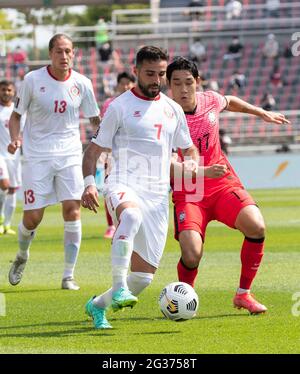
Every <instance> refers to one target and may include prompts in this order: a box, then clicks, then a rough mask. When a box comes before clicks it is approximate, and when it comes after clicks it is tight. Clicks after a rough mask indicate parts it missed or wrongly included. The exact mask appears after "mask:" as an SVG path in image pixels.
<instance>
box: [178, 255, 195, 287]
mask: <svg viewBox="0 0 300 374" xmlns="http://www.w3.org/2000/svg"><path fill="white" fill-rule="evenodd" d="M177 274H178V280H179V281H180V282H185V283H188V284H189V285H191V286H192V287H194V285H195V280H196V277H197V274H198V266H197V267H196V268H193V269H189V268H188V267H186V266H185V265H184V263H183V261H182V259H181V258H180V260H179V262H178V264H177Z"/></svg>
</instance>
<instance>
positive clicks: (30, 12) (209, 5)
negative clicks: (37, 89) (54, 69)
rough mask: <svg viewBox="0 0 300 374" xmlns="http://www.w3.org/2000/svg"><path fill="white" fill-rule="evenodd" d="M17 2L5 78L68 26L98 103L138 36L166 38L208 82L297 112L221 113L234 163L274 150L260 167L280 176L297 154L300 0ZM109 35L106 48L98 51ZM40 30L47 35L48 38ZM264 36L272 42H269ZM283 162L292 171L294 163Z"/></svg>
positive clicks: (1, 31) (5, 31)
mask: <svg viewBox="0 0 300 374" xmlns="http://www.w3.org/2000/svg"><path fill="white" fill-rule="evenodd" d="M230 3H231V5H232V7H231V8H230ZM237 3H239V4H240V5H239V4H237ZM13 4H14V7H15V10H17V12H16V11H15V12H14V13H13V14H14V16H13V17H14V19H12V18H10V17H9V15H10V14H12V13H11V9H7V8H11V6H12V2H11V1H4V0H0V5H1V8H2V9H1V11H0V51H1V52H0V53H1V57H0V76H1V77H2V78H8V79H13V80H16V81H17V82H18V81H19V80H21V79H22V76H23V73H24V70H25V71H27V70H31V69H35V68H38V67H40V66H42V65H44V64H46V63H47V42H48V40H49V37H50V36H51V35H52V34H54V33H56V32H65V33H67V34H69V35H70V36H71V37H72V38H73V40H74V41H75V45H76V48H77V52H76V61H75V69H76V70H78V71H79V72H80V73H83V74H85V75H87V76H88V77H89V78H90V79H91V80H92V82H93V86H94V89H95V93H96V97H97V100H98V102H99V105H100V106H101V104H102V103H103V101H104V100H105V99H106V98H107V97H108V96H111V95H113V94H114V87H115V84H116V76H117V74H118V73H119V72H121V71H123V70H131V68H132V66H133V64H134V56H135V53H136V51H137V50H138V49H139V47H140V46H142V45H144V44H154V45H158V46H162V47H164V48H166V49H167V50H168V51H169V54H170V59H172V58H173V57H174V56H176V55H182V56H185V57H193V58H194V59H195V61H196V62H197V64H198V66H199V70H200V72H201V77H202V82H203V88H204V89H216V90H218V91H219V92H221V93H223V94H232V95H237V96H239V97H241V98H243V99H245V100H247V101H249V102H251V103H253V104H255V105H259V106H266V107H267V108H268V109H271V110H275V111H281V112H283V113H284V114H285V115H286V116H287V117H288V118H289V119H290V121H291V125H288V126H282V127H281V126H272V125H266V124H265V123H263V122H262V121H261V120H259V119H257V118H256V117H253V116H245V115H241V114H232V113H224V114H223V115H222V119H221V124H220V127H221V128H222V129H223V130H225V132H226V135H227V139H228V138H229V141H231V142H230V144H229V156H230V157H231V158H232V159H233V164H234V165H235V167H236V168H237V169H239V166H241V168H242V164H241V162H240V161H241V160H240V157H243V156H245V155H247V156H248V155H249V154H250V155H254V154H255V155H256V156H257V155H262V156H266V157H269V156H270V155H271V156H272V155H275V156H277V159H276V157H275V158H272V157H271V159H268V160H269V161H268V162H267V163H266V166H265V167H262V174H265V171H266V170H268V169H269V168H270V165H273V169H272V175H273V176H274V175H275V174H276V170H277V169H278V168H280V165H281V164H282V162H286V160H285V159H282V157H281V158H279V159H278V156H279V155H278V154H281V155H282V154H286V153H290V155H289V157H290V159H289V160H288V161H287V162H288V164H293V162H298V161H299V158H298V157H299V153H300V111H299V102H300V90H299V89H298V88H299V79H300V64H299V56H298V55H299V54H300V42H298V39H299V40H300V32H299V26H300V3H299V2H297V1H287V0H281V1H279V0H275V1H274V0H271V1H270V0H254V1H248V0H246V1H240V2H238V1H233V0H231V1H230V0H228V1H226V0H206V1H195V0H194V1H190V0H150V1H135V2H134V3H133V2H132V1H125V0H124V1H108V0H107V1H96V0H95V1H93V0H77V1H74V0H73V1H69V0H61V1H60V0H31V1H30V0H28V1H21V0H20V1H14V2H13ZM70 5H73V6H74V5H76V7H73V6H72V7H70ZM101 17H103V18H104V20H105V24H104V26H103V24H102V25H100V23H99V18H101ZM100 28H101V30H102V31H101V30H100ZM48 35H49V37H48ZM99 35H100V36H99ZM103 35H104V41H105V40H106V41H107V43H108V49H106V50H104V53H103V51H102V54H101V53H100V51H99V49H100V48H101V46H100V44H101V43H102V46H103V45H104V42H103ZM101 37H102V39H101ZM99 38H100V39H99ZM105 38H106V39H105ZM234 38H236V41H237V43H236V44H239V45H240V46H239V47H238V48H235V47H236V46H235V47H233V51H234V50H236V51H237V52H236V53H235V54H230V53H228V52H229V48H230V45H231V43H232V41H233V39H234ZM237 38H238V39H237ZM40 40H44V42H45V43H44V45H41V43H40ZM99 40H102V41H101V42H99ZM199 42H200V43H201V46H199V44H200V43H199ZM266 43H267V44H268V43H269V44H268V45H267V46H266ZM298 44H299V46H298ZM17 45H20V46H21V47H22V48H23V49H26V53H27V54H28V59H27V60H26V61H25V64H24V65H23V64H19V66H18V67H17V68H16V63H15V62H14V53H15V48H16V46H17ZM193 48H195V49H194V50H193ZM195 50H200V51H202V52H201V53H202V56H200V57H198V58H197V56H195ZM266 98H267V100H264V99H266ZM81 135H82V141H83V143H85V144H86V143H87V142H88V140H89V139H90V137H91V135H92V129H91V128H90V127H89V125H88V123H86V122H85V121H84V120H82V124H81ZM264 160H266V158H264ZM274 160H275V161H274ZM242 161H243V159H242ZM260 161H261V160H258V161H257V162H258V163H260ZM260 164H261V163H260ZM288 164H287V166H289V165H288ZM261 165H262V164H261ZM283 169H286V170H285V172H288V170H289V167H285V168H284V167H283ZM274 173H275V174H274ZM280 174H282V173H279V174H278V176H279V177H281V175H280ZM241 178H242V179H243V175H241ZM269 179H270V178H269ZM295 179H296V178H293V177H292V175H291V173H290V176H289V177H287V178H285V181H284V182H282V183H279V184H278V186H279V187H299V186H300V182H297V183H296V182H295ZM299 180H300V178H299ZM274 186H275V187H276V183H275V184H274V183H273V181H271V180H269V182H266V181H265V182H264V183H258V184H254V185H251V184H250V186H247V187H251V188H255V187H270V188H272V187H274Z"/></svg>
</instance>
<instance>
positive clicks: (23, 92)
mask: <svg viewBox="0 0 300 374" xmlns="http://www.w3.org/2000/svg"><path fill="white" fill-rule="evenodd" d="M32 84H33V83H32V79H31V77H30V76H29V77H28V76H25V79H24V81H23V82H22V84H21V86H20V90H19V92H18V95H17V97H16V100H15V107H14V112H16V113H18V114H20V115H22V114H24V113H25V112H26V111H27V109H28V107H29V105H30V102H31V99H32V91H33V87H32Z"/></svg>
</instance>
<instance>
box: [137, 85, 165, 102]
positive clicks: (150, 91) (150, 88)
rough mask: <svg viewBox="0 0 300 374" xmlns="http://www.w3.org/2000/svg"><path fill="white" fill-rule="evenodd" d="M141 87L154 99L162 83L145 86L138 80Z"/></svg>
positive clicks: (144, 92)
mask: <svg viewBox="0 0 300 374" xmlns="http://www.w3.org/2000/svg"><path fill="white" fill-rule="evenodd" d="M138 86H139V89H140V90H141V91H142V92H143V94H144V95H145V96H146V97H149V98H150V99H153V98H154V97H156V96H157V95H158V94H159V93H160V85H157V86H153V85H151V86H143V84H142V83H141V82H138Z"/></svg>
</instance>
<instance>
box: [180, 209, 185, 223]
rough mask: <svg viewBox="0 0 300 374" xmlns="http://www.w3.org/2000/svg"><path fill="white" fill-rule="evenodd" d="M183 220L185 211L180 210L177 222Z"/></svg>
mask: <svg viewBox="0 0 300 374" xmlns="http://www.w3.org/2000/svg"><path fill="white" fill-rule="evenodd" d="M184 220H185V213H184V212H180V213H179V222H180V223H182V222H183V221H184Z"/></svg>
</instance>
